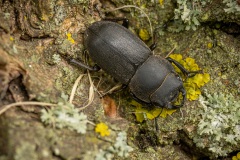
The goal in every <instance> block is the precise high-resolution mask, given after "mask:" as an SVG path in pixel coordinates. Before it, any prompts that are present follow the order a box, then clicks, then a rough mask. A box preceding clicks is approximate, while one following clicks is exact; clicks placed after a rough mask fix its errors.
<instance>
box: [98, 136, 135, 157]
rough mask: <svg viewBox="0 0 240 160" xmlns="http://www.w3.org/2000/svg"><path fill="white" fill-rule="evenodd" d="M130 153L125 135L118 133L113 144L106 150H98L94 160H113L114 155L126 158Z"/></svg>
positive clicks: (131, 149)
mask: <svg viewBox="0 0 240 160" xmlns="http://www.w3.org/2000/svg"><path fill="white" fill-rule="evenodd" d="M132 151H133V148H132V147H131V146H129V145H128V144H127V133H126V132H119V133H118V136H117V138H116V141H115V143H114V144H113V145H112V146H110V147H109V148H108V149H106V150H100V151H99V153H98V154H97V155H96V156H95V160H108V159H113V158H114V155H118V156H119V157H124V158H126V157H128V156H129V153H130V152H132Z"/></svg>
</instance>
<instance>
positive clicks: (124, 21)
mask: <svg viewBox="0 0 240 160" xmlns="http://www.w3.org/2000/svg"><path fill="white" fill-rule="evenodd" d="M103 20H104V21H113V22H119V21H122V26H123V27H125V28H128V26H129V20H128V19H127V18H126V17H124V18H123V17H116V18H104V19H103Z"/></svg>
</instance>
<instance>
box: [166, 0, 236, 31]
mask: <svg viewBox="0 0 240 160" xmlns="http://www.w3.org/2000/svg"><path fill="white" fill-rule="evenodd" d="M211 3H215V2H213V1H212V0H191V1H190V0H177V8H176V9H175V10H174V15H175V24H176V25H177V26H176V27H177V28H172V29H171V31H175V32H179V31H182V30H191V29H192V30H196V29H197V27H198V26H200V22H199V20H200V19H202V20H203V19H206V16H207V14H205V13H204V12H205V11H204V8H205V7H206V6H208V5H209V4H211ZM219 3H223V4H225V5H226V8H224V11H225V12H226V13H227V14H230V13H233V14H236V15H239V14H240V6H239V5H238V4H237V1H236V0H223V1H222V2H219ZM201 16H203V17H202V18H200V17H201ZM207 17H208V16H207Z"/></svg>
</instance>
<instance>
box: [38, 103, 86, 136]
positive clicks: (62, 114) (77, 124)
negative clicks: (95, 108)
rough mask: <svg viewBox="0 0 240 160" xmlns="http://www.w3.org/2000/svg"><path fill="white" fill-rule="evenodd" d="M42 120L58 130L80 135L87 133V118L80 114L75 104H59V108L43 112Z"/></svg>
mask: <svg viewBox="0 0 240 160" xmlns="http://www.w3.org/2000/svg"><path fill="white" fill-rule="evenodd" d="M41 120H42V122H44V123H45V124H48V125H52V126H55V127H57V128H60V129H61V128H68V129H70V130H74V131H77V132H78V133H82V134H84V133H86V130H87V122H88V120H87V116H86V115H85V114H84V113H82V112H81V113H79V111H78V109H76V108H74V105H73V104H70V103H67V102H59V103H58V106H57V107H53V108H51V109H49V110H45V109H43V110H42V115H41Z"/></svg>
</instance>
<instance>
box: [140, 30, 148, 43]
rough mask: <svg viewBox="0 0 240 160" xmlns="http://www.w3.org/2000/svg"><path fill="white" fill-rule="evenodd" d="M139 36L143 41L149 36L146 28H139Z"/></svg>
mask: <svg viewBox="0 0 240 160" xmlns="http://www.w3.org/2000/svg"><path fill="white" fill-rule="evenodd" d="M139 37H140V38H141V39H142V40H143V41H147V40H149V38H150V35H149V33H148V31H147V30H146V29H140V31H139Z"/></svg>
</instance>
